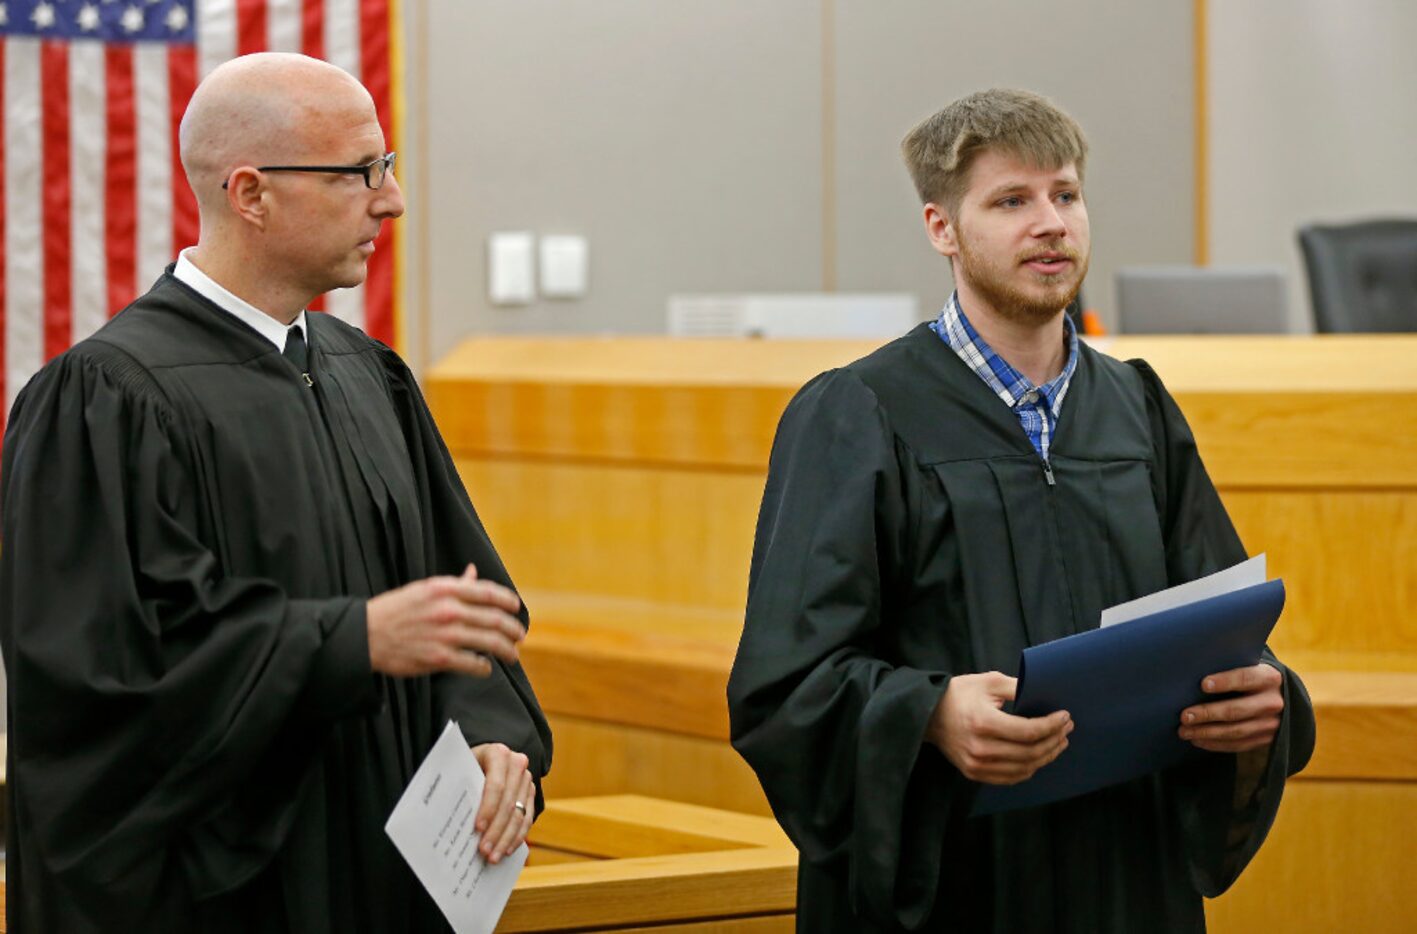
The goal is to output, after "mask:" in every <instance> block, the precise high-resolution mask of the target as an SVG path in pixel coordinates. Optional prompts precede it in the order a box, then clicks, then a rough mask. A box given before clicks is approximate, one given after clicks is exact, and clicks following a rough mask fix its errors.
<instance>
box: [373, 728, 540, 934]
mask: <svg viewBox="0 0 1417 934" xmlns="http://www.w3.org/2000/svg"><path fill="white" fill-rule="evenodd" d="M484 784H486V779H485V778H484V777H483V775H482V768H481V767H480V766H479V765H478V764H477V759H475V758H474V757H473V755H472V752H471V751H470V750H469V749H468V745H467V740H466V739H464V738H463V735H462V730H460V729H459V728H458V725H457V724H456V723H454V722H452V721H451V720H449V721H448V725H447V726H446V727H444V729H443V735H442V736H441V737H439V738H438V742H436V743H434V744H433V748H432V750H430V751H429V753H428V757H427V758H426V759H424V760H423V764H422V765H420V766H419V767H418V771H417V772H415V773H413V781H411V782H409V783H408V788H407V789H405V790H404V793H403V797H401V798H399V803H398V804H397V805H395V806H394V812H393V813H392V814H390V815H389V820H388V823H386V824H384V832H385V833H387V834H388V835H389V837H390V839H392V840H393V841H394V845H395V846H396V847H398V849H399V852H400V853H402V854H403V858H404V859H405V860H407V861H408V864H409V866H411V867H412V868H413V874H414V875H416V876H417V877H418V881H419V882H422V883H423V887H424V888H425V889H427V890H428V894H429V895H432V896H433V901H434V902H435V903H437V905H438V907H439V908H441V909H442V911H443V914H444V915H445V916H446V917H447V919H448V923H449V924H451V925H452V926H453V930H454V931H456V932H457V934H491V932H492V929H493V928H494V927H496V926H497V920H498V919H499V918H501V917H502V909H503V908H505V907H506V905H507V899H508V897H510V896H511V894H512V886H513V885H515V884H516V881H517V876H519V875H521V871H522V867H523V866H525V865H526V857H527V847H526V844H525V843H523V844H522V845H521V846H519V847H517V848H516V849H515V850H513V851H512V852H511V853H509V854H508V855H507V856H506V857H505V858H503V860H502V861H501V862H500V863H498V864H497V865H495V866H493V865H491V864H490V863H488V862H487V861H486V860H484V859H483V858H482V853H481V852H480V851H479V850H478V845H479V844H480V843H481V842H482V835H481V834H479V833H478V832H477V831H476V830H475V829H474V828H473V818H474V817H476V816H477V805H478V803H479V802H480V801H481V800H482V786H483V785H484Z"/></svg>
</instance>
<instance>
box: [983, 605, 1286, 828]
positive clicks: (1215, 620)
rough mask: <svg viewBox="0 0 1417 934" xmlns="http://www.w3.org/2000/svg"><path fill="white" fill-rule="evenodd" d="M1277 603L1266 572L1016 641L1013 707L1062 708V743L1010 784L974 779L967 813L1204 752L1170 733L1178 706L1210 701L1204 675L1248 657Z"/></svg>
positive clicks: (1077, 790)
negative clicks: (1148, 608) (1187, 598)
mask: <svg viewBox="0 0 1417 934" xmlns="http://www.w3.org/2000/svg"><path fill="white" fill-rule="evenodd" d="M1283 609H1284V582H1283V581H1280V580H1272V581H1266V582H1265V583H1263V584H1256V585H1255V586H1253V587H1245V588H1242V589H1240V590H1234V591H1231V592H1230V593H1225V594H1220V595H1219V596H1215V597H1209V598H1207V599H1205V600H1198V601H1196V602H1195V603H1191V604H1187V605H1186V606H1181V607H1176V608H1174V609H1170V610H1163V611H1161V612H1159V613H1153V614H1152V615H1150V616H1143V617H1141V618H1139V619H1134V620H1132V621H1130V622H1126V623H1118V624H1117V625H1115V626H1108V627H1106V628H1104V629H1094V630H1091V631H1088V632H1082V633H1078V634H1077V635H1073V636H1068V637H1066V638H1063V639H1058V640H1056V641H1053V642H1047V643H1044V644H1043V645H1035V646H1032V647H1030V648H1027V649H1024V651H1023V657H1022V659H1021V660H1020V662H1019V669H1018V672H1019V674H1018V692H1017V695H1016V697H1015V700H1014V705H1013V713H1016V714H1018V715H1020V716H1024V717H1040V716H1044V715H1045V714H1049V713H1052V712H1053V711H1055V710H1066V711H1068V713H1069V714H1071V715H1072V719H1073V732H1072V735H1070V736H1069V737H1068V748H1067V749H1066V750H1064V751H1063V754H1062V755H1061V756H1059V757H1058V758H1057V759H1055V760H1054V761H1053V762H1051V763H1049V764H1048V765H1045V766H1044V767H1043V768H1041V769H1039V770H1038V771H1037V772H1035V773H1034V775H1033V777H1032V778H1030V779H1028V780H1027V781H1025V782H1020V783H1019V784H1017V785H982V786H981V787H980V790H979V794H978V795H977V796H976V798H975V802H974V810H973V812H972V813H973V814H974V815H981V814H993V813H996V812H999V811H1010V810H1014V809H1016V808H1024V807H1034V806H1036V805H1040V804H1049V803H1052V802H1054V801H1062V800H1064V799H1066V798H1072V797H1076V796H1077V795H1081V794H1086V793H1087V792H1089V791H1096V790H1097V789H1099V788H1105V787H1107V786H1109V785H1115V784H1117V783H1118V782H1124V781H1128V780H1129V779H1133V778H1136V777H1138V776H1141V775H1146V774H1149V773H1151V772H1157V771H1160V770H1161V769H1165V768H1168V767H1170V766H1172V765H1176V764H1177V763H1179V762H1182V761H1184V760H1186V759H1188V758H1192V757H1194V756H1203V755H1208V753H1205V752H1204V751H1202V750H1199V749H1197V748H1196V747H1194V746H1192V745H1191V744H1190V743H1188V742H1186V741H1185V740H1183V739H1181V738H1180V737H1179V736H1177V735H1176V731H1177V730H1178V729H1179V728H1180V725H1181V722H1180V721H1181V711H1182V710H1184V709H1186V708H1187V707H1189V706H1191V705H1192V704H1195V703H1198V702H1203V701H1207V700H1215V699H1216V697H1215V696H1214V695H1207V694H1205V693H1204V692H1202V691H1201V688H1200V683H1201V679H1202V678H1204V677H1205V676H1206V675H1210V674H1215V673H1216V672H1219V671H1227V670H1229V669H1231V668H1243V667H1245V666H1248V665H1254V664H1257V663H1258V662H1259V660H1260V654H1261V653H1262V652H1263V650H1264V646H1265V642H1266V640H1268V639H1269V634H1270V631H1271V630H1272V629H1273V628H1274V624H1275V623H1276V622H1277V621H1278V620H1279V614H1280V611H1281V610H1283Z"/></svg>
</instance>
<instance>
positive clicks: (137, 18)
mask: <svg viewBox="0 0 1417 934" xmlns="http://www.w3.org/2000/svg"><path fill="white" fill-rule="evenodd" d="M119 23H120V24H122V26H123V28H124V29H125V30H127V31H128V32H138V31H139V30H141V29H142V28H143V11H142V10H140V9H139V8H137V7H135V6H130V7H128V9H126V10H124V11H123V18H122V19H121V20H119Z"/></svg>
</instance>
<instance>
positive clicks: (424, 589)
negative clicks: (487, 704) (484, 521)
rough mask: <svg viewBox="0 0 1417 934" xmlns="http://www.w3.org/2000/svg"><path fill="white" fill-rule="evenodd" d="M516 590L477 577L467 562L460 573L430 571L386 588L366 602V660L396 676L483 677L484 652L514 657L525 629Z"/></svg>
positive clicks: (486, 670) (486, 669) (488, 667)
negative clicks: (453, 674) (426, 575)
mask: <svg viewBox="0 0 1417 934" xmlns="http://www.w3.org/2000/svg"><path fill="white" fill-rule="evenodd" d="M521 605H522V603H521V599H520V598H518V597H517V595H516V593H514V592H513V591H511V590H509V589H507V588H506V587H503V586H502V585H501V584H498V583H496V582H495V581H486V580H478V579H477V569H476V568H474V567H473V566H472V565H470V564H469V565H468V566H467V570H466V571H464V572H463V575H462V576H461V577H429V578H426V579H424V580H421V581H414V582H413V583H411V584H406V585H405V586H403V587H399V588H398V589H397V590H390V591H386V592H385V593H381V594H379V596H377V597H374V598H372V599H370V601H369V604H368V610H367V613H368V625H369V661H370V664H371V665H372V666H373V668H374V670H375V671H381V672H383V673H384V674H388V675H396V676H399V677H412V676H414V675H424V674H430V673H432V672H435V671H458V672H462V673H463V674H468V675H473V676H475V677H479V678H485V677H487V676H488V675H490V674H491V673H492V663H491V661H489V660H488V658H487V656H489V655H491V656H495V657H497V658H500V659H502V660H503V661H506V662H515V661H516V660H517V643H518V642H520V641H521V640H522V639H523V638H525V637H526V630H525V629H524V628H523V627H522V621H521V620H520V619H519V618H517V616H516V614H517V612H518V611H520V610H521Z"/></svg>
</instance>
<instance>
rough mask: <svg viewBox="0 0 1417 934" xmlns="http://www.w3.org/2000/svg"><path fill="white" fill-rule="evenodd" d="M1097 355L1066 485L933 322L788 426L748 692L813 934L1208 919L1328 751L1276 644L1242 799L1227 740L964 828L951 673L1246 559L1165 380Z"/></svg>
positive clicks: (1172, 927) (1064, 462) (770, 504)
mask: <svg viewBox="0 0 1417 934" xmlns="http://www.w3.org/2000/svg"><path fill="white" fill-rule="evenodd" d="M1079 352H1080V355H1081V356H1080V359H1079V361H1078V367H1077V370H1076V372H1075V374H1074V376H1073V379H1072V383H1071V386H1070V388H1069V390H1068V395H1067V397H1066V398H1065V400H1064V404H1063V408H1062V413H1061V417H1060V419H1059V423H1058V426H1057V433H1056V435H1055V436H1054V440H1053V444H1052V446H1051V449H1050V458H1049V460H1050V463H1051V468H1052V475H1053V482H1052V483H1050V482H1049V478H1048V476H1047V474H1046V473H1045V470H1044V466H1043V462H1042V460H1041V459H1040V458H1039V456H1038V454H1037V452H1036V451H1035V450H1034V449H1033V446H1032V445H1031V444H1030V442H1029V441H1028V438H1027V436H1026V435H1025V434H1024V432H1023V430H1022V428H1021V427H1020V425H1019V423H1018V420H1017V418H1016V417H1015V415H1014V413H1013V412H1012V411H1010V410H1009V408H1008V407H1007V406H1006V405H1004V404H1003V403H1002V402H1001V401H1000V400H999V399H998V397H996V396H995V395H994V394H993V393H992V392H991V391H990V389H989V388H988V386H986V385H985V383H984V382H983V380H981V379H980V378H979V377H978V376H977V375H976V374H975V373H973V372H972V371H971V370H970V369H969V368H968V367H967V366H966V365H965V364H964V363H963V362H962V361H961V360H960V359H959V358H958V356H956V355H955V353H954V351H952V350H951V349H950V348H949V347H948V346H947V345H946V344H945V343H944V342H943V341H941V340H940V339H939V337H937V336H936V335H935V334H934V333H933V332H932V331H931V330H929V328H928V327H926V326H924V325H922V326H921V327H919V328H917V329H916V330H914V331H912V332H911V333H909V334H908V335H906V336H905V337H903V338H901V339H899V340H897V341H895V342H893V343H891V344H888V345H886V346H885V347H883V348H882V349H880V350H879V351H877V352H876V353H874V354H871V355H870V356H868V357H866V358H864V359H862V360H859V361H857V362H855V363H853V364H851V365H850V366H847V367H845V368H842V369H839V370H834V371H831V372H828V373H825V374H822V375H821V376H819V377H817V378H816V379H814V380H813V381H812V382H810V383H809V384H808V385H807V386H806V387H804V388H803V389H802V390H801V392H799V393H798V395H797V396H796V398H795V399H794V400H793V401H792V403H791V404H790V405H789V406H788V408H787V411H786V412H785V414H784V415H783V417H782V421H781V424H780V425H779V428H778V433H777V438H776V440H775V442H774V445H773V452H772V459H771V466H770V469H769V472H768V480H767V487H766V490H765V492H764V495H763V504H762V511H761V513H760V515H759V519H758V527H757V539H756V544H755V547H754V551H753V561H752V572H751V582H750V586H749V596H748V609H747V619H746V624H745V628H744V632H743V637H742V642H741V644H740V646H739V650H738V657H737V661H736V663H735V665H734V668H733V674H732V677H731V680H730V682H729V687H728V700H729V709H730V713H731V720H732V736H733V743H734V746H735V747H736V748H737V749H738V751H739V752H740V753H742V755H743V756H744V758H745V759H746V760H747V761H748V763H749V764H750V765H752V767H753V768H754V770H755V771H756V772H757V774H758V777H759V779H760V780H761V782H762V784H763V788H764V790H765V791H766V793H767V796H768V800H769V801H770V803H771V804H772V808H773V811H774V813H775V814H776V816H777V818H778V820H779V821H780V822H781V824H782V826H783V827H784V829H785V830H786V831H787V833H788V835H789V836H790V837H791V838H792V840H793V842H794V843H795V844H796V845H797V847H798V849H799V850H800V853H801V860H800V870H799V877H798V930H799V931H804V932H812V934H823V932H836V931H840V932H851V934H863V932H883V931H901V930H924V931H969V932H975V931H985V932H998V934H1025V932H1049V934H1067V932H1076V934H1106V932H1143V931H1144V932H1157V931H1200V930H1203V929H1204V926H1205V919H1204V915H1203V912H1202V901H1201V897H1202V896H1214V895H1217V894H1219V893H1220V892H1222V891H1224V890H1225V889H1226V887H1227V886H1229V885H1230V883H1231V882H1232V881H1234V879H1235V878H1236V876H1237V875H1238V874H1239V872H1240V870H1241V869H1242V868H1244V866H1245V864H1246V863H1247V862H1248V860H1249V859H1250V857H1251V856H1253V854H1254V853H1255V851H1256V849H1257V848H1258V847H1259V845H1260V843H1261V842H1262V841H1263V839H1264V837H1265V834H1266V832H1267V831H1268V829H1269V826H1270V824H1271V822H1272V821H1273V819H1274V815H1275V811H1276V809H1277V807H1278V805H1279V799H1280V794H1281V792H1282V791H1283V788H1284V781H1285V778H1286V776H1288V775H1290V774H1292V773H1294V772H1296V771H1298V770H1299V769H1300V768H1302V767H1303V765H1304V763H1305V762H1307V760H1308V757H1309V754H1310V752H1311V750H1312V747H1313V738H1314V726H1313V714H1312V708H1311V706H1310V704H1309V700H1308V696H1307V694H1306V692H1305V690H1304V686H1303V684H1302V683H1301V682H1300V680H1299V678H1298V677H1297V676H1295V675H1294V673H1293V672H1290V671H1288V670H1287V669H1285V668H1284V667H1283V666H1282V665H1279V663H1278V662H1277V661H1276V660H1275V659H1274V658H1273V657H1272V656H1271V655H1268V654H1266V660H1267V661H1269V662H1270V663H1271V664H1274V665H1276V666H1277V667H1279V668H1280V670H1281V671H1283V672H1284V673H1285V681H1284V694H1285V702H1286V711H1285V715H1284V718H1283V724H1282V726H1281V727H1280V730H1279V733H1278V735H1277V736H1276V738H1275V741H1274V744H1273V745H1272V747H1271V750H1270V755H1269V758H1268V763H1267V765H1266V766H1265V767H1264V772H1263V778H1262V781H1261V783H1260V788H1259V791H1258V793H1257V794H1256V795H1255V796H1254V797H1253V798H1252V799H1249V800H1244V801H1240V802H1239V803H1238V805H1237V804H1236V801H1235V797H1236V796H1235V794H1234V791H1235V787H1236V782H1235V774H1236V767H1237V757H1235V756H1232V755H1218V754H1206V755H1205V756H1204V757H1203V758H1201V759H1200V760H1199V761H1196V762H1191V763H1187V764H1185V765H1183V766H1180V767H1177V768H1175V769H1171V770H1169V771H1167V772H1165V773H1164V774H1158V775H1153V776H1149V777H1146V778H1143V779H1139V780H1136V781H1132V782H1130V783H1126V784H1123V785H1120V786H1117V787H1113V788H1109V789H1104V790H1102V791H1098V792H1095V793H1093V794H1090V795H1086V796H1084V797H1081V798H1077V799H1074V800H1072V801H1067V802H1062V803H1059V804H1055V805H1051V806H1045V807H1039V808H1033V809H1027V810H1022V811H1017V812H1012V813H1006V814H1000V815H996V816H990V817H984V818H973V819H971V818H969V817H967V814H968V812H969V808H970V804H971V802H972V799H973V796H974V793H975V792H976V791H977V788H978V786H977V785H975V784H974V783H972V782H969V781H967V780H965V779H964V778H963V777H962V776H961V775H960V774H959V772H958V771H957V770H956V769H955V768H954V767H953V766H952V765H951V764H950V763H949V761H948V760H947V759H946V758H945V757H944V755H943V754H941V753H940V752H939V751H938V750H936V749H935V747H933V746H928V745H924V744H923V741H922V740H923V736H924V733H925V728H926V724H927V722H928V720H929V717H930V713H931V711H932V710H933V709H934V708H935V706H936V703H937V702H938V700H939V699H940V696H941V695H942V694H943V693H944V690H945V687H946V685H947V684H948V683H949V679H950V676H951V675H953V674H966V673H973V672H982V671H990V670H998V671H1002V672H1005V673H1007V674H1010V675H1016V674H1017V665H1018V658H1019V652H1020V651H1021V650H1022V649H1023V648H1024V647H1026V646H1029V645H1035V644H1038V643H1041V642H1047V641H1049V640H1052V639H1057V638H1059V637H1062V636H1066V635H1069V634H1071V633H1075V632H1079V631H1081V630H1085V629H1089V628H1093V627H1095V626H1097V624H1098V618H1099V616H1100V614H1101V611H1102V610H1103V608H1104V607H1107V606H1110V605H1112V604H1115V603H1120V602H1122V601H1124V600H1128V599H1131V598H1133V597H1137V596H1140V595H1143V594H1146V593H1150V592H1153V591H1156V590H1160V589H1162V588H1164V587H1166V586H1168V585H1172V584H1178V583H1181V582H1183V581H1188V580H1192V579H1194V578H1196V577H1199V576H1201V575H1204V574H1207V573H1210V572H1212V571H1216V570H1219V569H1221V568H1224V567H1227V566H1229V565H1232V564H1234V563H1236V562H1238V561H1240V560H1242V559H1244V558H1245V556H1246V555H1245V550H1244V548H1243V547H1242V545H1241V543H1240V540H1239V538H1238V536H1237V535H1236V533H1235V531H1234V528H1233V527H1232V526H1231V524H1230V521H1229V519H1228V517H1227V516H1226V514H1225V510H1224V508H1223V507H1222V506H1221V503H1220V500H1219V498H1218V496H1217V495H1216V492H1215V489H1214V487H1213V486H1212V485H1211V482H1210V480H1209V478H1208V477H1207V475H1206V472H1205V469H1204V467H1203V466H1202V464H1201V461H1200V458H1199V456H1198V455H1197V453H1196V447H1195V442H1194V439H1193V438H1192V435H1191V432H1190V430H1189V428H1188V427H1187V425H1186V422H1185V420H1184V418H1182V416H1181V412H1180V410H1179V409H1178V408H1177V407H1176V404H1175V403H1174V401H1172V399H1171V397H1170V396H1169V395H1168V394H1167V392H1166V390H1165V389H1164V388H1163V387H1162V385H1161V383H1160V381H1159V380H1158V379H1157V377H1156V376H1155V374H1154V373H1153V372H1152V371H1151V370H1150V368H1148V367H1147V366H1146V365H1145V364H1144V363H1139V362H1137V363H1133V364H1130V365H1129V364H1126V363H1120V362H1118V361H1115V360H1112V359H1110V358H1108V357H1105V356H1103V355H1101V354H1098V353H1096V352H1095V351H1093V350H1091V349H1090V348H1088V347H1086V346H1083V347H1081V348H1080V351H1079ZM1116 700H1117V703H1119V704H1125V703H1126V702H1127V698H1125V697H1118V698H1117V699H1116ZM1179 715H1180V711H1179V710H1178V711H1177V717H1178V721H1179ZM1178 726H1179V722H1178Z"/></svg>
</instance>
